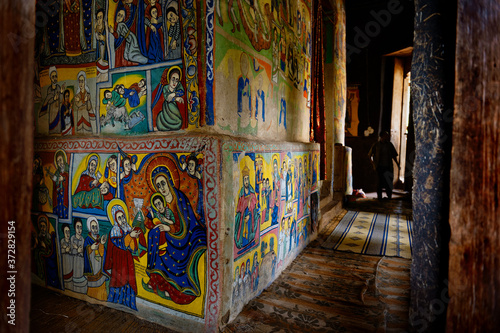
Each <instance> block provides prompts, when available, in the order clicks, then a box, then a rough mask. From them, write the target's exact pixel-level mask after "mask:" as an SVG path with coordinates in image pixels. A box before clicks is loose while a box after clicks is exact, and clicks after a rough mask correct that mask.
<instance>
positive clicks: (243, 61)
mask: <svg viewBox="0 0 500 333" xmlns="http://www.w3.org/2000/svg"><path fill="white" fill-rule="evenodd" d="M240 68H241V75H240V77H239V78H238V116H240V117H241V114H242V113H243V114H244V115H245V116H246V115H248V116H251V114H249V113H250V112H251V110H252V93H251V90H250V79H249V78H248V69H249V64H248V56H247V55H246V54H245V53H242V54H241V56H240ZM247 100H248V109H247V103H246V101H247ZM247 112H248V113H247Z"/></svg>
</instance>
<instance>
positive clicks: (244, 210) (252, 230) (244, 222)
mask: <svg viewBox="0 0 500 333" xmlns="http://www.w3.org/2000/svg"><path fill="white" fill-rule="evenodd" d="M242 175H243V187H242V188H241V190H240V193H239V197H238V205H237V207H236V218H235V226H234V230H235V233H234V242H235V244H236V247H237V248H239V249H241V248H244V247H245V246H247V245H248V244H251V243H252V241H253V240H254V239H255V235H256V233H257V229H258V228H259V217H260V214H259V211H258V209H257V196H256V194H255V191H254V189H253V187H252V185H251V184H250V170H249V169H248V167H247V166H246V165H245V167H244V168H243V171H242Z"/></svg>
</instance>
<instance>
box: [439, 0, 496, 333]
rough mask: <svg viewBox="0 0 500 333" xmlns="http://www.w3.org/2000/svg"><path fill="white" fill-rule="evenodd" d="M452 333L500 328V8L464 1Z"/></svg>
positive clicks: (454, 174)
mask: <svg viewBox="0 0 500 333" xmlns="http://www.w3.org/2000/svg"><path fill="white" fill-rule="evenodd" d="M457 14H458V20H457V22H458V24H457V48H456V75H457V80H456V86H455V117H454V124H453V158H452V169H451V189H450V190H451V196H450V226H451V230H452V237H451V242H450V266H449V276H450V283H449V293H450V304H449V309H448V318H447V331H448V332H458V331H461V332H495V331H498V328H499V327H500V273H499V272H500V223H499V222H500V207H499V197H500V151H499V150H500V148H499V147H500V145H499V142H500V35H499V34H498V26H499V22H500V4H499V3H498V2H496V1H489V0H459V1H458V13H457Z"/></svg>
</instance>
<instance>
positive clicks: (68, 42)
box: [62, 0, 82, 56]
mask: <svg viewBox="0 0 500 333" xmlns="http://www.w3.org/2000/svg"><path fill="white" fill-rule="evenodd" d="M62 8H63V17H64V49H65V51H66V55H67V56H76V55H79V54H80V53H81V52H82V46H81V43H80V9H81V8H80V1H78V0H64V1H63V7H62Z"/></svg>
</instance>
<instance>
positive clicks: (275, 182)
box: [271, 157, 281, 225]
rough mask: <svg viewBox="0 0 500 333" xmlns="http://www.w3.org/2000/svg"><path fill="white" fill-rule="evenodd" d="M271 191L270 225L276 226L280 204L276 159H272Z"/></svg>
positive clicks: (279, 185) (279, 180) (279, 179)
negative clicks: (271, 209)
mask: <svg viewBox="0 0 500 333" xmlns="http://www.w3.org/2000/svg"><path fill="white" fill-rule="evenodd" d="M273 169H274V173H273V191H272V198H273V199H272V206H273V212H272V214H271V225H276V224H278V223H279V221H278V214H279V210H280V203H281V177H280V174H279V169H278V159H277V157H276V158H273Z"/></svg>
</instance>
